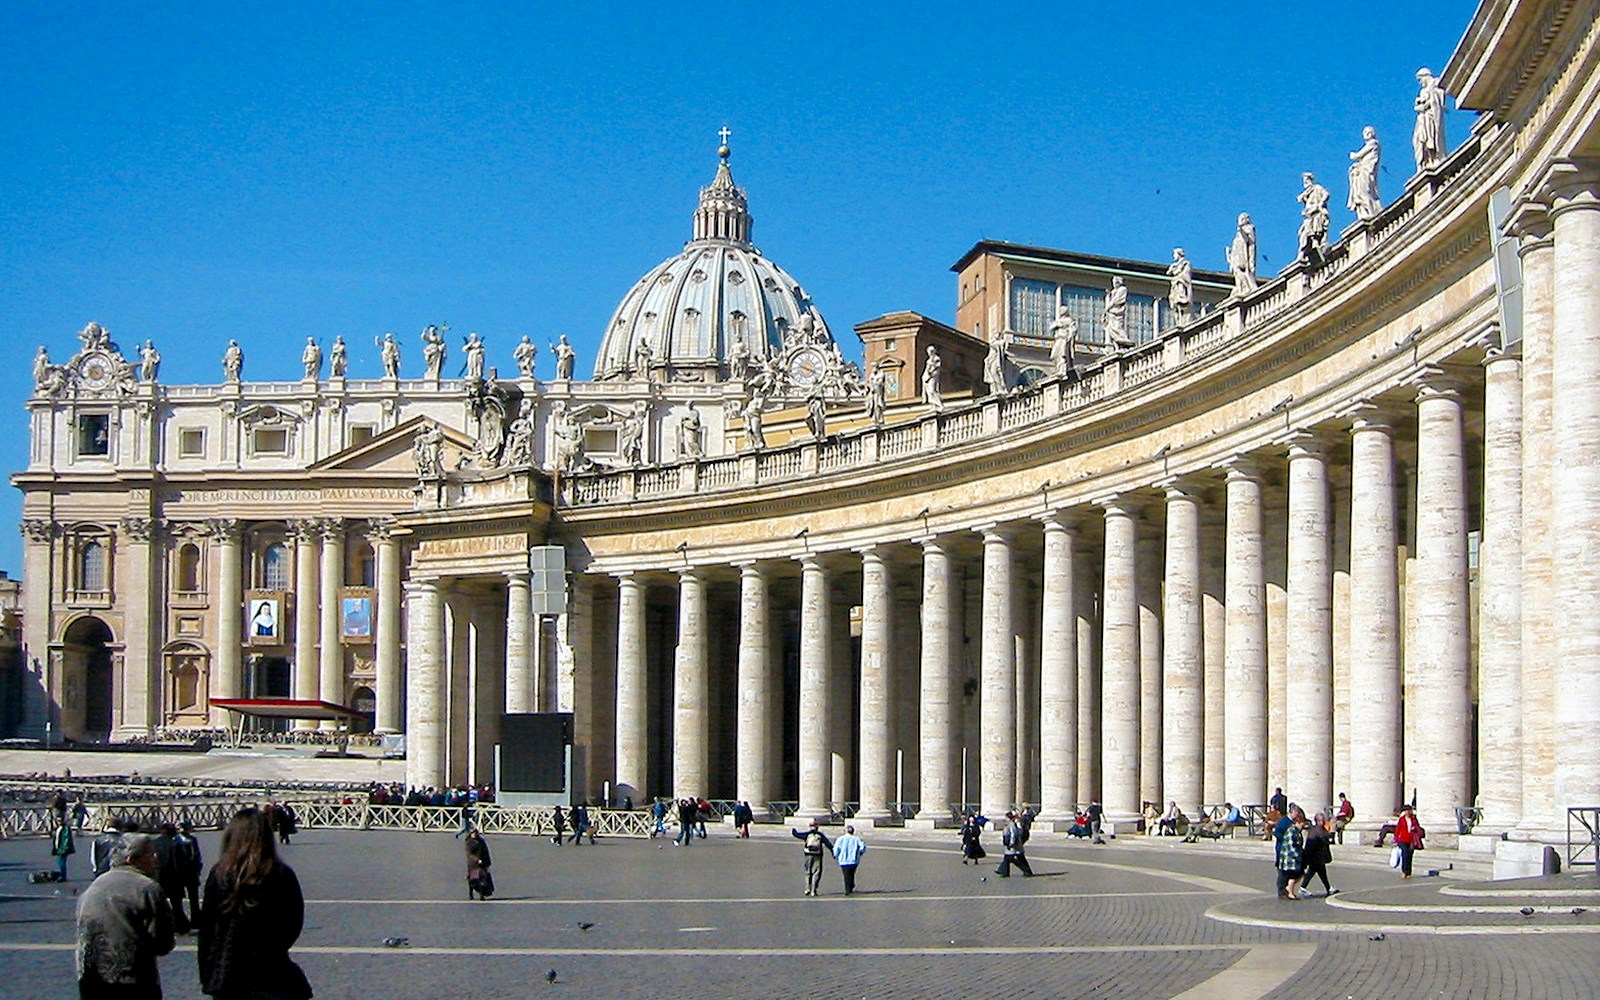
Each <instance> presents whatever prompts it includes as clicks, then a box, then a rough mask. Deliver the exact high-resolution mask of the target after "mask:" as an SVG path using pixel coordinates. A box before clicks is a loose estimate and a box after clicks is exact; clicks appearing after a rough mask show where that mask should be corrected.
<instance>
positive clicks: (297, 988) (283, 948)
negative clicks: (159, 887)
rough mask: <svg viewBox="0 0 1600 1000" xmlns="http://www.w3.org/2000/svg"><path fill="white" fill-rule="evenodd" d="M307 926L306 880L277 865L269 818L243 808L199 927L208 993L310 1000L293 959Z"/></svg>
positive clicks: (223, 998)
mask: <svg viewBox="0 0 1600 1000" xmlns="http://www.w3.org/2000/svg"><path fill="white" fill-rule="evenodd" d="M304 920H305V899H304V897H302V896H301V894H300V880H299V879H297V878H295V874H294V870H293V869H291V868H290V867H289V866H288V865H286V864H284V863H283V862H282V861H279V860H278V849H277V846H276V845H275V844H274V843H273V839H272V824H271V822H270V821H269V820H268V819H267V815H266V813H263V812H262V811H261V810H259V809H256V808H253V807H252V808H246V809H241V810H239V812H238V813H237V814H236V815H235V816H234V817H233V820H232V822H230V823H229V824H228V828H227V829H226V830H225V831H223V834H222V856H221V857H220V858H218V860H217V863H216V864H215V865H213V866H212V867H211V874H210V875H208V876H207V877H206V890H205V896H204V897H203V899H202V900H201V903H200V917H199V919H198V920H197V921H196V922H195V928H196V931H197V941H196V944H197V946H198V953H199V959H200V989H201V992H203V993H205V994H206V995H207V996H212V997H217V998H218V1000H309V998H310V996H311V984H310V983H308V982H307V981H306V977H305V973H303V972H301V971H300V967H299V966H297V965H295V964H294V962H293V961H291V960H290V959H289V948H290V947H291V946H293V944H294V942H295V940H296V939H297V938H299V937H300V928H301V925H302V924H303V922H304Z"/></svg>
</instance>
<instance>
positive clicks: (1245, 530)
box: [1223, 459, 1267, 804]
mask: <svg viewBox="0 0 1600 1000" xmlns="http://www.w3.org/2000/svg"><path fill="white" fill-rule="evenodd" d="M1227 497H1228V499H1227V551H1226V554H1225V556H1224V569H1223V572H1224V574H1225V577H1226V583H1225V586H1226V588H1227V590H1226V594H1227V596H1226V601H1227V638H1226V640H1225V641H1226V643H1227V651H1226V654H1225V655H1226V663H1225V666H1224V678H1223V684H1224V685H1225V687H1226V690H1227V696H1228V701H1227V709H1226V712H1225V713H1224V719H1223V729H1224V745H1225V746H1226V748H1227V749H1226V757H1227V765H1226V768H1225V770H1226V773H1227V795H1228V798H1229V799H1230V800H1232V801H1234V802H1237V803H1240V804H1243V803H1248V802H1258V801H1260V800H1261V798H1262V797H1264V796H1265V795H1266V794H1267V584H1266V578H1265V576H1264V573H1263V567H1262V563H1261V480H1260V478H1259V477H1258V476H1257V475H1256V471H1255V467H1254V466H1253V465H1252V464H1250V463H1249V462H1248V461H1245V460H1242V459H1236V460H1234V461H1233V462H1232V463H1230V465H1229V467H1228V479H1227Z"/></svg>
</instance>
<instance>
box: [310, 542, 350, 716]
mask: <svg viewBox="0 0 1600 1000" xmlns="http://www.w3.org/2000/svg"><path fill="white" fill-rule="evenodd" d="M321 528H322V583H321V586H322V622H321V624H322V636H321V643H322V648H321V650H320V656H319V657H318V661H319V662H320V664H321V670H320V671H319V673H320V677H319V679H318V681H317V697H319V698H321V699H322V700H323V701H331V702H333V703H334V704H335V705H343V704H344V703H345V691H344V679H345V669H344V643H342V642H340V641H339V588H340V587H343V586H344V521H343V520H342V519H340V518H337V517H330V518H328V519H327V520H326V521H323V522H322V525H321ZM340 724H341V723H340V721H339V720H338V719H324V720H323V721H322V726H321V728H323V729H325V730H328V731H332V730H336V729H338V728H339V726H340Z"/></svg>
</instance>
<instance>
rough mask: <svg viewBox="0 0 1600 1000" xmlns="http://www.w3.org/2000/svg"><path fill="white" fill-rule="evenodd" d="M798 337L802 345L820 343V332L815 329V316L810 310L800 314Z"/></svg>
mask: <svg viewBox="0 0 1600 1000" xmlns="http://www.w3.org/2000/svg"><path fill="white" fill-rule="evenodd" d="M799 336H800V343H802V344H818V343H821V342H822V332H821V331H820V330H818V329H817V314H816V313H814V312H812V311H811V310H810V309H807V310H806V311H805V312H803V313H801V314H800V329H799Z"/></svg>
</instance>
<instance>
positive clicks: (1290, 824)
mask: <svg viewBox="0 0 1600 1000" xmlns="http://www.w3.org/2000/svg"><path fill="white" fill-rule="evenodd" d="M1305 822H1306V814H1305V812H1304V811H1302V810H1301V808H1300V807H1299V806H1297V805H1295V804H1294V803H1293V802H1290V803H1289V804H1288V808H1287V811H1286V812H1285V814H1284V816H1283V818H1282V819H1280V820H1279V821H1278V825H1277V826H1275V827H1273V835H1274V837H1276V838H1277V846H1276V848H1275V849H1274V851H1273V853H1274V855H1275V867H1276V868H1277V870H1278V898H1279V899H1287V900H1290V901H1295V900H1298V899H1299V898H1300V897H1299V895H1298V890H1299V888H1300V876H1301V875H1302V874H1303V872H1302V867H1303V858H1304V856H1305V833H1304V828H1305Z"/></svg>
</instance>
